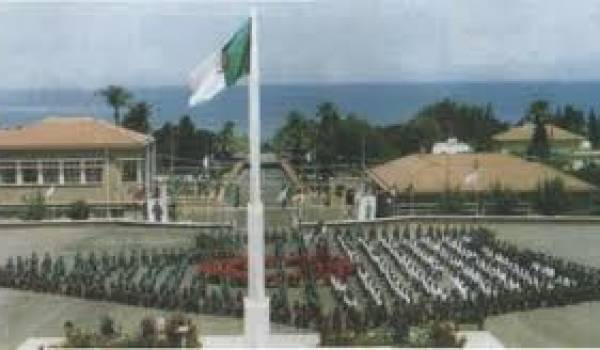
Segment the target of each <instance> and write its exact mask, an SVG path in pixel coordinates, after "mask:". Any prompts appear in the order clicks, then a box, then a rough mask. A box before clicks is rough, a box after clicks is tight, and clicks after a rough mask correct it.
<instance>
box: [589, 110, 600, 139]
mask: <svg viewBox="0 0 600 350" xmlns="http://www.w3.org/2000/svg"><path fill="white" fill-rule="evenodd" d="M587 135H588V139H589V140H590V142H591V144H592V147H593V148H598V147H600V125H598V119H597V118H596V113H594V110H593V109H590V113H589V114H588V120H587Z"/></svg>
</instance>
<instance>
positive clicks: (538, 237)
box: [485, 223, 600, 347]
mask: <svg viewBox="0 0 600 350" xmlns="http://www.w3.org/2000/svg"><path fill="white" fill-rule="evenodd" d="M490 226H491V227H492V228H493V229H494V231H495V232H496V233H497V237H498V238H501V239H505V240H507V241H510V242H512V243H514V244H516V245H517V246H519V247H521V248H530V249H532V250H536V251H541V252H544V253H548V254H551V255H554V256H560V257H564V258H566V259H569V260H572V261H575V262H579V263H582V264H586V265H589V266H595V267H600V225H592V224H587V225H585V224H550V223H548V224H495V225H490ZM598 324H600V302H593V303H582V304H579V305H570V306H565V307H555V308H543V309H536V310H531V311H526V312H515V313H510V314H505V315H500V316H493V317H489V318H488V319H487V320H486V322H485V328H486V329H487V330H489V331H490V332H491V333H492V334H494V335H495V336H496V337H498V339H499V340H500V341H501V342H502V343H503V344H504V346H507V347H597V346H598V344H600V332H598Z"/></svg>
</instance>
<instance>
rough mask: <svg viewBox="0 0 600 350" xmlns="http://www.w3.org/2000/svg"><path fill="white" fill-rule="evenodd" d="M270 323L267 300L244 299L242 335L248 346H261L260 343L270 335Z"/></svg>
mask: <svg viewBox="0 0 600 350" xmlns="http://www.w3.org/2000/svg"><path fill="white" fill-rule="evenodd" d="M270 321H271V320H270V317H269V299H268V298H262V299H260V300H254V299H251V298H247V297H246V298H244V334H245V336H246V338H247V339H248V340H249V341H250V343H249V344H248V345H251V346H253V347H261V346H262V345H263V344H262V342H263V341H264V340H265V339H266V338H267V337H268V336H269V334H271V323H270Z"/></svg>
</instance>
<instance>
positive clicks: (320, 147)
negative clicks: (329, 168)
mask: <svg viewBox="0 0 600 350" xmlns="http://www.w3.org/2000/svg"><path fill="white" fill-rule="evenodd" d="M317 119H318V120H319V127H318V136H317V151H316V153H317V160H318V161H319V162H320V163H321V164H332V163H333V162H335V161H336V160H337V155H338V154H339V152H338V150H339V145H340V144H341V142H340V141H341V140H340V138H339V133H338V131H339V130H340V129H341V128H340V124H341V117H340V114H339V112H338V110H337V107H336V106H335V105H334V104H333V103H331V102H325V103H321V104H320V105H319V106H317ZM352 142H356V140H352Z"/></svg>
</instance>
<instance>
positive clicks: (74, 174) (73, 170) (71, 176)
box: [64, 160, 81, 184]
mask: <svg viewBox="0 0 600 350" xmlns="http://www.w3.org/2000/svg"><path fill="white" fill-rule="evenodd" d="M64 177H65V184H80V183H81V163H79V161H78V160H73V161H65V163H64Z"/></svg>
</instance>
